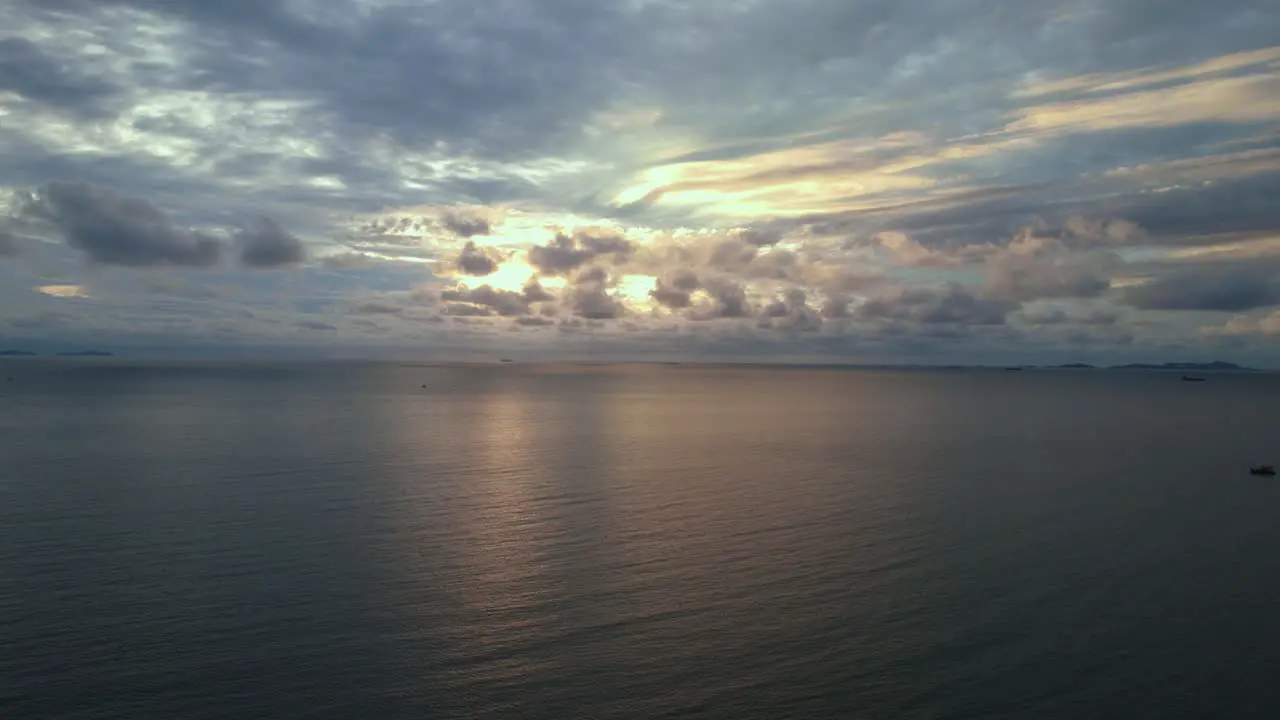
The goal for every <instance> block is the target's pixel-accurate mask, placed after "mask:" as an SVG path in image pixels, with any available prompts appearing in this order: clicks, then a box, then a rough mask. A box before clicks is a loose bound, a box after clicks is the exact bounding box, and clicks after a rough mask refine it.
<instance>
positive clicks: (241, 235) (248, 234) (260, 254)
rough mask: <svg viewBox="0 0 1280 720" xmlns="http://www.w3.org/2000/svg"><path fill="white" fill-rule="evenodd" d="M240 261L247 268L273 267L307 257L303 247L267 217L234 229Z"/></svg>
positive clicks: (297, 240) (291, 263) (299, 241)
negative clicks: (236, 230) (245, 226)
mask: <svg viewBox="0 0 1280 720" xmlns="http://www.w3.org/2000/svg"><path fill="white" fill-rule="evenodd" d="M235 239H236V243H237V244H238V245H239V246H240V262H241V264H243V265H245V266H247V267H254V268H275V267H281V266H284V265H295V264H297V263H300V262H302V261H303V260H305V259H306V257H307V249H306V246H304V245H303V244H302V241H301V240H299V239H298V238H296V237H294V236H293V235H291V234H289V232H288V231H286V230H285V229H284V228H282V227H280V224H279V223H277V222H276V221H275V220H272V219H270V218H265V217H264V218H260V219H259V220H258V222H257V223H256V224H254V225H253V226H252V227H249V228H243V229H241V230H239V231H238V232H236V236H235Z"/></svg>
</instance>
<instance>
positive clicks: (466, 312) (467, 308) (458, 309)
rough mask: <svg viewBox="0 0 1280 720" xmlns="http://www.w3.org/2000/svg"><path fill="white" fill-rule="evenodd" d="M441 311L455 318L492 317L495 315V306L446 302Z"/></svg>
mask: <svg viewBox="0 0 1280 720" xmlns="http://www.w3.org/2000/svg"><path fill="white" fill-rule="evenodd" d="M441 312H443V313H444V314H445V315H449V316H450V317H455V318H470V317H491V316H492V315H494V312H493V308H490V307H485V306H483V305H471V304H469V303H446V304H445V305H444V307H443V308H442V309H441Z"/></svg>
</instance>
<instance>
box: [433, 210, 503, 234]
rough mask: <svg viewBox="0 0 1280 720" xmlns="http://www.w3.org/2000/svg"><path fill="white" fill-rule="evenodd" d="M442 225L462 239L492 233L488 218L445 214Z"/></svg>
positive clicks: (453, 213) (452, 213) (441, 221)
mask: <svg viewBox="0 0 1280 720" xmlns="http://www.w3.org/2000/svg"><path fill="white" fill-rule="evenodd" d="M440 224H441V225H443V226H444V227H445V229H446V230H448V231H449V232H451V233H453V234H454V235H457V236H458V237H461V238H469V237H473V236H475V235H488V234H489V233H490V232H491V231H492V229H493V228H492V226H491V225H490V224H489V220H488V218H483V217H475V216H467V215H463V214H460V213H456V212H448V213H445V214H444V216H443V217H441V218H440Z"/></svg>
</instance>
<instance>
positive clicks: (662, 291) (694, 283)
mask: <svg viewBox="0 0 1280 720" xmlns="http://www.w3.org/2000/svg"><path fill="white" fill-rule="evenodd" d="M697 289H698V275H697V273H695V272H693V271H692V270H683V269H682V270H674V271H672V272H671V273H669V274H668V275H666V276H665V277H660V278H658V280H657V282H655V283H654V288H653V289H652V290H650V291H649V297H652V298H653V299H654V301H655V302H657V303H658V304H659V305H662V306H664V307H668V308H671V309H673V310H678V309H681V308H687V307H689V305H690V304H691V302H692V300H691V294H692V293H693V291H694V290H697Z"/></svg>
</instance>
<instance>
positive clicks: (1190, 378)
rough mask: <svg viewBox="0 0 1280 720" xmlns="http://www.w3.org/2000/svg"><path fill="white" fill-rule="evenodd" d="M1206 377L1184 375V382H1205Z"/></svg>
mask: <svg viewBox="0 0 1280 720" xmlns="http://www.w3.org/2000/svg"><path fill="white" fill-rule="evenodd" d="M1204 381H1205V378H1202V377H1200V376H1198V375H1183V376H1182V382H1204Z"/></svg>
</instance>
